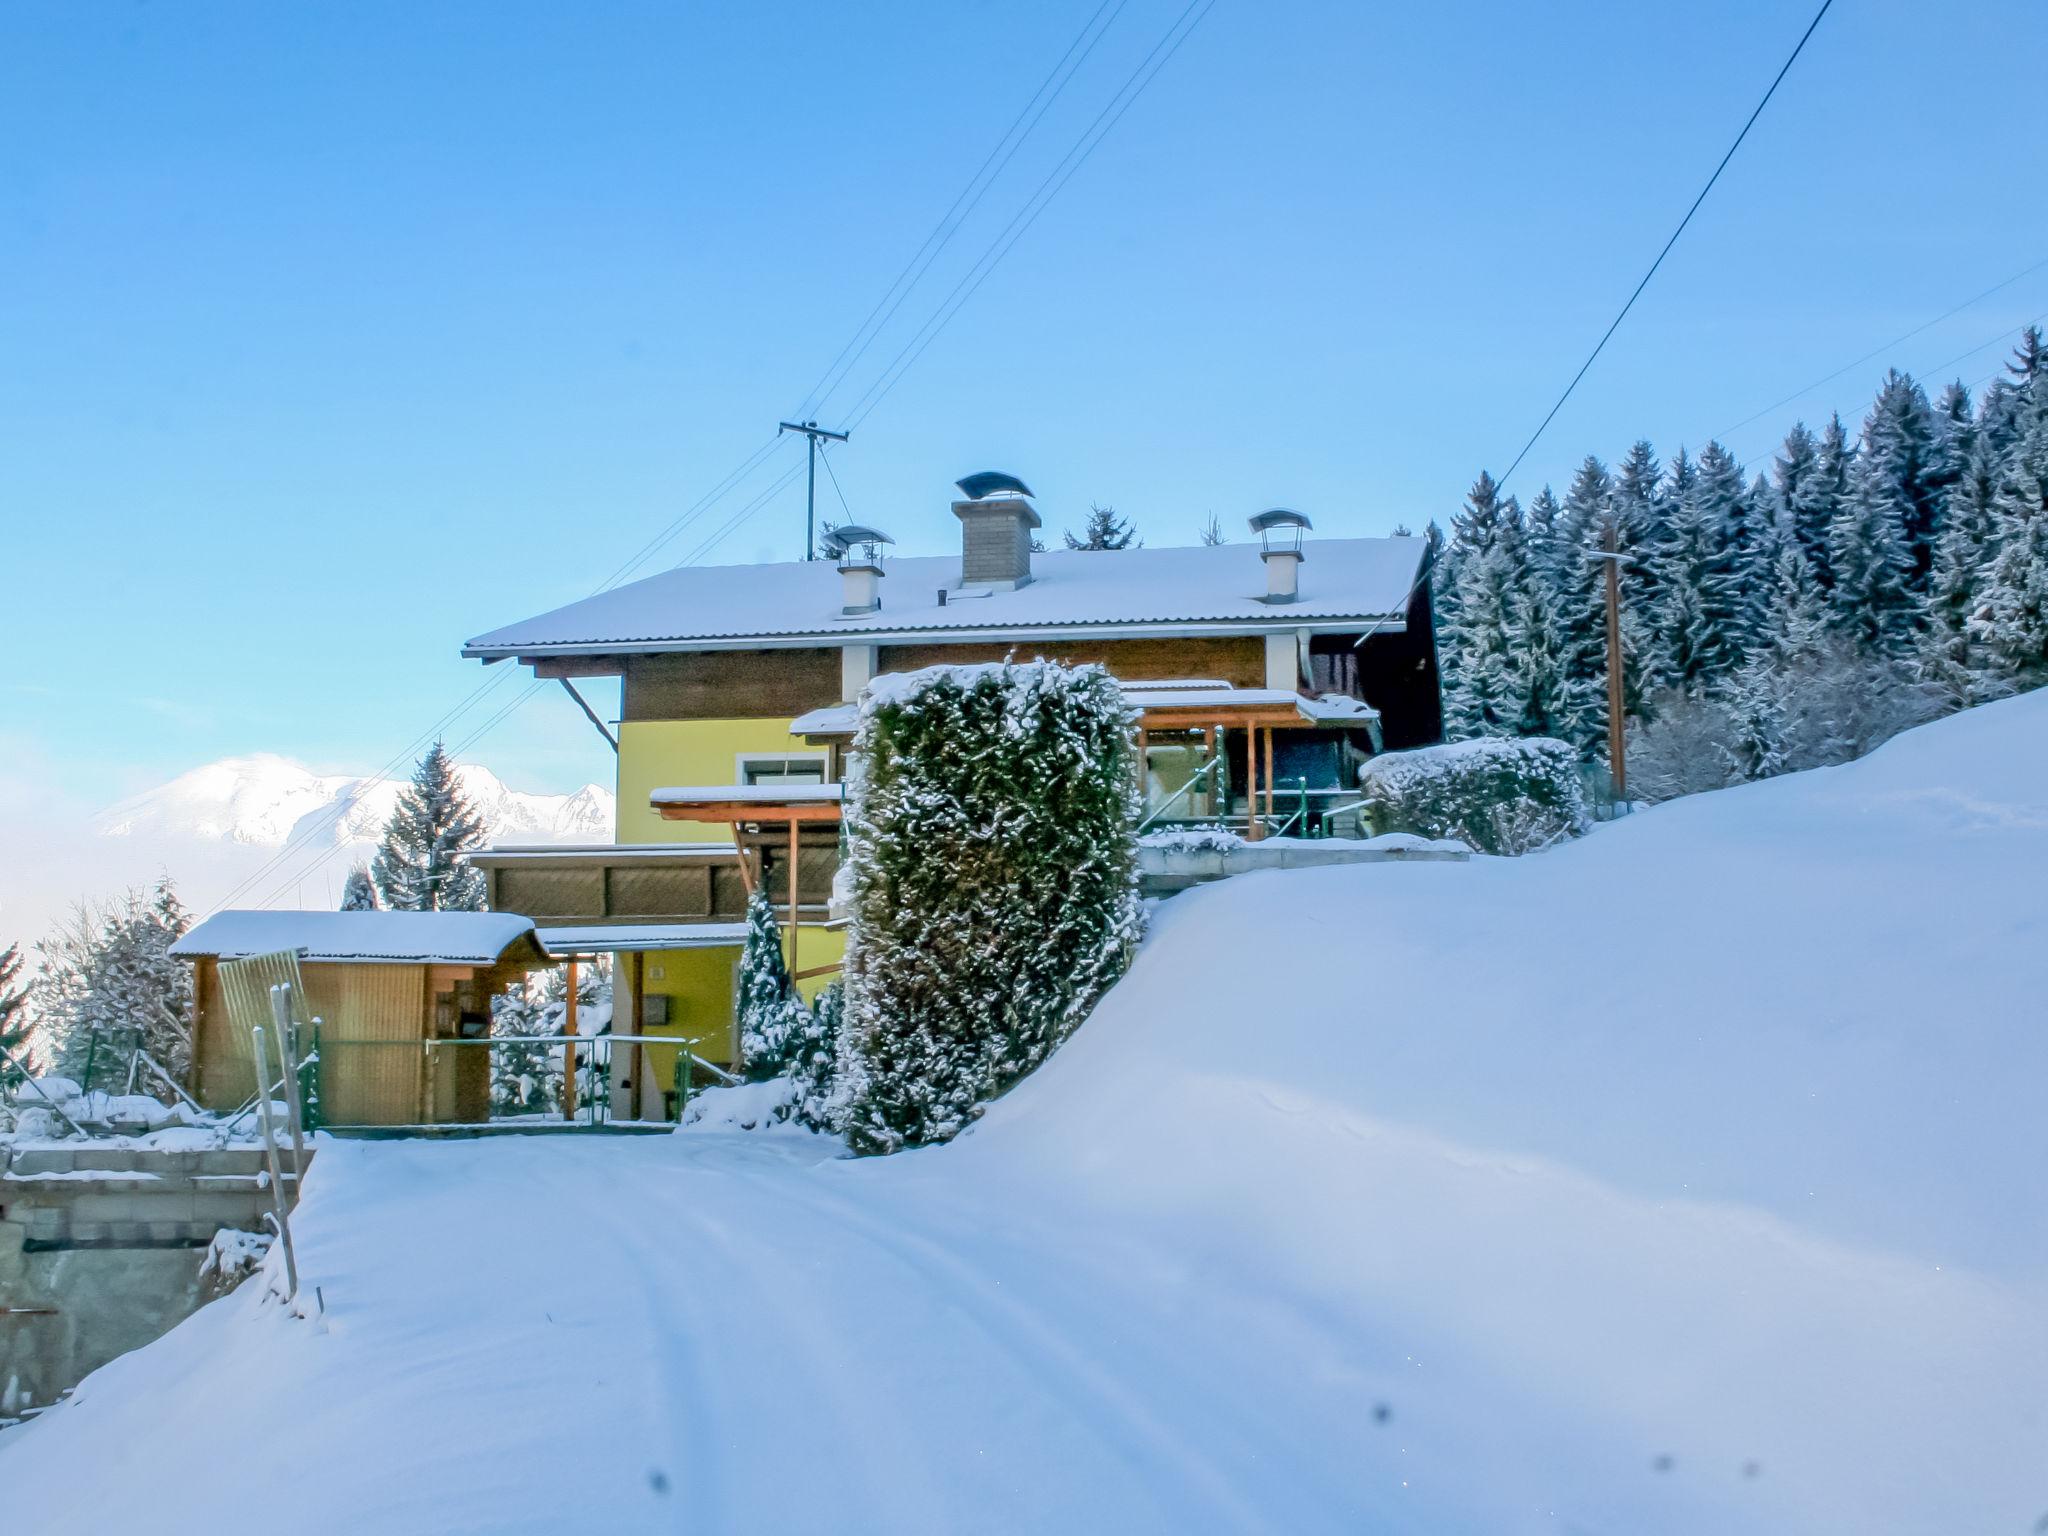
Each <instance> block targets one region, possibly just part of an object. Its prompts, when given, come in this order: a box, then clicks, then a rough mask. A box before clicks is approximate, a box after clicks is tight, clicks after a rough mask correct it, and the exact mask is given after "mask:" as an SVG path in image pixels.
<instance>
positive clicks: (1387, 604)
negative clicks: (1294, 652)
mask: <svg viewBox="0 0 2048 1536" xmlns="http://www.w3.org/2000/svg"><path fill="white" fill-rule="evenodd" d="M1303 548H1304V553H1305V555H1306V557H1307V570H1306V572H1305V573H1304V575H1303V578H1302V587H1301V594H1300V597H1299V599H1298V600H1296V601H1294V602H1292V603H1290V604H1289V605H1288V606H1287V610H1286V624H1287V625H1288V627H1290V628H1308V629H1313V628H1316V627H1319V626H1328V627H1332V628H1343V627H1347V626H1353V627H1355V626H1356V625H1357V624H1358V623H1360V622H1361V621H1363V622H1374V623H1377V624H1378V625H1379V627H1381V628H1383V629H1387V630H1396V629H1399V628H1400V627H1401V625H1402V621H1403V618H1404V616H1405V614H1406V612H1407V607H1408V601H1409V598H1410V597H1411V596H1412V595H1413V592H1414V589H1415V584H1416V581H1417V579H1418V577H1419V575H1420V572H1421V567H1422V559H1423V554H1424V550H1425V548H1426V541H1425V540H1422V539H1419V538H1413V537H1405V536H1402V537H1388V538H1372V539H1314V540H1310V541H1309V542H1308V543H1307V544H1306V545H1304V547H1303ZM887 569H888V580H887V582H886V583H885V589H884V592H883V597H882V606H881V607H880V608H879V609H877V610H875V611H872V612H861V613H855V614H848V613H846V612H844V608H845V603H844V601H843V597H842V587H841V580H840V574H839V572H838V570H837V569H835V568H834V566H833V565H832V563H831V562H830V561H826V560H809V561H803V560H796V561H785V562H782V563H779V564H771V565H737V566H733V565H727V566H683V567H679V568H677V569H675V570H672V571H663V572H661V573H660V574H659V575H655V576H649V577H647V578H645V579H644V580H641V581H636V582H632V583H630V584H628V585H626V586H622V587H617V588H614V589H613V590H612V591H609V592H603V593H599V594H598V595H597V596H595V597H588V598H585V599H583V600H582V601H581V602H575V603H570V604H569V605H567V606H566V607H563V608H557V609H555V610H553V611H552V612H549V613H543V614H540V615H538V616H536V617H534V618H530V619H524V620H521V621H520V622H519V623H517V624H508V625H506V626H505V627H504V628H502V629H495V630H492V631H491V632H490V633H489V634H485V635H479V636H477V637H476V638H475V639H473V640H471V641H470V642H469V644H468V645H466V646H464V647H463V654H464V655H465V656H480V657H485V658H488V659H496V658H500V657H507V656H541V655H547V654H550V653H556V654H575V653H581V654H585V655H590V654H602V653H606V652H639V651H649V650H692V649H696V650H719V649H729V648H736V647H744V646H751V645H758V644H763V643H767V644H775V643H780V644H784V645H789V644H797V643H809V644H818V643H827V644H830V643H834V642H835V641H838V640H841V639H845V638H858V639H861V640H865V641H878V640H884V639H887V638H888V637H890V636H892V635H904V636H916V637H918V638H920V639H925V640H930V639H937V638H942V637H946V636H958V637H960V638H963V639H975V638H980V639H1001V638H1005V637H1010V636H1018V637H1028V636H1031V635H1034V634H1038V633H1042V632H1046V631H1058V632H1060V633H1063V634H1068V635H1081V634H1086V633H1088V632H1090V631H1098V632H1101V633H1103V634H1107V635H1134V636H1140V635H1145V634H1148V633H1150V634H1164V633H1182V634H1188V633H1194V634H1202V633H1208V634H1232V633H1240V632H1241V633H1246V634H1250V633H1256V632H1262V631H1265V630H1270V629H1271V628H1273V626H1274V623H1275V618H1274V610H1273V608H1272V607H1271V605H1270V604H1269V603H1268V602H1267V601H1266V589H1265V583H1264V579H1263V577H1262V576H1261V574H1260V567H1259V563H1258V561H1257V560H1256V559H1254V558H1253V557H1252V554H1251V553H1248V552H1247V551H1246V550H1245V549H1244V548H1242V547H1240V546H1234V545H1228V544H1222V545H1213V546H1194V547H1189V548H1158V549H1125V550H1118V551H1116V552H1114V553H1106V552H1103V551H1098V550H1053V551H1050V552H1047V553H1043V554H1039V555H1036V556H1035V557H1034V559H1033V566H1032V576H1031V579H1030V580H1029V581H1028V582H1026V583H1025V584H1024V585H1021V586H1018V587H1016V588H1014V589H1010V590H1003V589H990V588H987V587H982V588H979V589H975V590H962V589H961V583H960V570H961V565H960V556H959V555H957V554H949V555H926V556H917V557H911V558H900V557H899V558H897V559H894V560H891V561H890V562H889V564H888V568H887ZM942 594H943V595H942Z"/></svg>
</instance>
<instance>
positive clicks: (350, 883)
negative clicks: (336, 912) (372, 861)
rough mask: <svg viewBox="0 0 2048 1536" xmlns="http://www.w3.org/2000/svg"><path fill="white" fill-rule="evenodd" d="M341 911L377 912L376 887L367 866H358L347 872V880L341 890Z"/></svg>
mask: <svg viewBox="0 0 2048 1536" xmlns="http://www.w3.org/2000/svg"><path fill="white" fill-rule="evenodd" d="M341 910H342V911H344V912H374V911H376V910H377V885H376V882H375V881H373V880H372V879H371V878H370V868H369V866H368V865H367V864H358V865H356V867H355V868H354V869H351V870H350V871H349V872H348V880H347V882H346V883H345V884H344V885H343V886H342V888H341Z"/></svg>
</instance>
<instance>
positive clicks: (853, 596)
mask: <svg viewBox="0 0 2048 1536" xmlns="http://www.w3.org/2000/svg"><path fill="white" fill-rule="evenodd" d="M895 542H896V541H895V540H894V539H892V538H890V537H889V535H887V534H886V533H884V532H882V531H881V530H880V529H879V528H867V527H863V526H862V525H861V524H859V523H841V524H840V525H839V526H838V527H837V528H833V529H830V530H828V531H827V533H826V535H825V548H826V550H827V551H828V552H829V553H830V554H832V555H833V556H834V557H835V558H836V559H837V560H838V562H839V584H840V601H841V603H842V604H843V606H842V607H841V608H840V610H839V611H840V613H841V614H842V615H844V616H845V617H847V618H849V619H851V618H857V617H858V616H859V615H861V614H864V613H873V612H875V611H876V610H877V609H879V608H880V607H881V606H882V576H883V571H882V546H883V545H884V544H893V543H895Z"/></svg>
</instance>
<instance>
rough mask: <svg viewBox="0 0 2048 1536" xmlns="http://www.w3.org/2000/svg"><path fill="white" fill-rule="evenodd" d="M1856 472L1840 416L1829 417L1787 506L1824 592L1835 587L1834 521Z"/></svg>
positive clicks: (1801, 544) (1839, 512) (1853, 453)
mask: <svg viewBox="0 0 2048 1536" xmlns="http://www.w3.org/2000/svg"><path fill="white" fill-rule="evenodd" d="M1855 472H1856V447H1855V445H1854V444H1853V443H1851V442H1850V441H1849V433H1848V429H1847V428H1845V427H1844V426H1843V425H1842V418H1841V415H1840V413H1839V412H1838V413H1836V414H1834V415H1831V416H1830V417H1828V424H1827V426H1826V427H1825V428H1824V429H1822V431H1821V435H1820V442H1819V444H1818V445H1817V446H1816V447H1815V449H1814V456H1813V473H1812V474H1811V475H1809V476H1808V477H1807V478H1806V479H1805V480H1804V481H1803V482H1802V485H1801V491H1800V497H1799V500H1798V501H1797V502H1796V503H1788V505H1789V506H1790V507H1791V512H1792V524H1793V527H1794V528H1795V529H1796V530H1797V532H1798V535H1799V547H1800V548H1801V549H1803V550H1805V551H1806V558H1807V561H1808V563H1809V564H1811V565H1812V566H1813V579H1814V580H1815V581H1817V582H1819V583H1820V589H1821V591H1822V592H1823V593H1831V592H1833V591H1834V587H1835V566H1834V536H1835V521H1836V519H1837V518H1839V517H1840V516H1841V515H1842V507H1843V505H1844V504H1845V503H1846V502H1847V501H1848V499H1849V483H1850V480H1851V478H1852V477H1853V476H1854V475H1855Z"/></svg>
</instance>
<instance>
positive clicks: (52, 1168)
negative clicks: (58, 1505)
mask: <svg viewBox="0 0 2048 1536" xmlns="http://www.w3.org/2000/svg"><path fill="white" fill-rule="evenodd" d="M283 1163H284V1168H285V1175H284V1176H285V1185H286V1189H287V1190H288V1191H289V1192H290V1194H291V1196H292V1197H293V1199H294V1200H295V1199H296V1195H297V1188H298V1179H297V1174H296V1172H295V1171H294V1170H293V1169H292V1167H291V1154H290V1152H289V1151H287V1152H285V1154H284V1157H283ZM269 1209H270V1185H269V1178H268V1175H267V1173H266V1172H265V1168H264V1161H263V1153H262V1152H261V1150H260V1149H256V1148H249V1147H234V1148H225V1149H220V1150H215V1151H192V1152H159V1151H152V1150H148V1149H142V1148H133V1147H105V1148H95V1147H93V1146H92V1145H91V1144H90V1143H86V1144H83V1145H81V1146H78V1147H75V1148H74V1147H53V1148H38V1149H34V1150H27V1151H17V1152H14V1153H13V1154H12V1156H11V1157H9V1158H8V1159H7V1160H6V1164H5V1168H4V1170H0V1424H4V1423H6V1422H7V1421H8V1420H10V1419H13V1418H16V1417H18V1416H20V1414H21V1413H22V1412H23V1410H25V1409H26V1410H32V1409H35V1408H38V1407H43V1406H47V1405H48V1404H50V1403H53V1402H55V1401H56V1400H57V1399H58V1397H60V1396H61V1395H62V1394H63V1393H64V1392H66V1391H68V1390H70V1388H72V1387H73V1386H76V1385H77V1384H78V1382H80V1381H82V1380H83V1379H84V1378H85V1377H86V1376H87V1375H89V1374H91V1373H92V1372H93V1371H95V1370H97V1369H99V1367H100V1366H102V1365H104V1364H105V1363H106V1362H107V1361H109V1360H112V1359H113V1358H114V1357H115V1356H117V1355H121V1354H125V1353H126V1352H127V1351H128V1350H131V1349H136V1348H139V1347H141V1346H142V1345H144V1344H147V1343H149V1342H150V1341H151V1340H153V1339H155V1338H158V1337H159V1336H161V1335H162V1334H164V1333H166V1332H168V1331H169V1330H170V1329H171V1328H173V1327H175V1326H176V1325H177V1324H178V1323H180V1322H182V1321H183V1320H184V1319H185V1318H187V1317H189V1316H190V1315H191V1314H192V1313H193V1312H194V1311H196V1310H197V1309H198V1308H199V1307H200V1306H201V1305H202V1304H203V1303H204V1301H205V1300H206V1299H207V1298H206V1295H205V1293H204V1291H203V1288H202V1286H201V1284H200V1279H199V1267H200V1264H201V1263H202V1262H203V1261H204V1258H205V1254H206V1249H207V1247H208V1246H209V1245H210V1244H211V1243H212V1241H213V1237H214V1234H215V1233H216V1232H220V1231H222V1230H224V1229H237V1230H242V1231H252V1232H253V1231H261V1230H263V1216H264V1213H265V1212H267V1211H268V1210H269Z"/></svg>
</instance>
